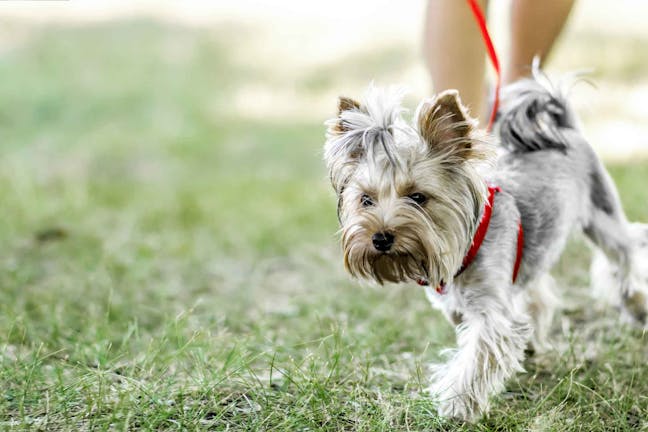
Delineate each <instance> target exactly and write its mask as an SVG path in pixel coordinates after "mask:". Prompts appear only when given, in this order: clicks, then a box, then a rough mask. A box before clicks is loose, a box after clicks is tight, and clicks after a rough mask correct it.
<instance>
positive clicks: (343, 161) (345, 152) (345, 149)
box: [324, 96, 363, 195]
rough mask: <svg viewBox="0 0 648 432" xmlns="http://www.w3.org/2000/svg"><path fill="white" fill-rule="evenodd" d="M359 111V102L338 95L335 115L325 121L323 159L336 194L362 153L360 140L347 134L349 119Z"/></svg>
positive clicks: (347, 178) (339, 191)
mask: <svg viewBox="0 0 648 432" xmlns="http://www.w3.org/2000/svg"><path fill="white" fill-rule="evenodd" d="M361 112H362V106H361V105H360V102H358V101H356V100H355V99H351V98H348V97H344V96H340V98H339V99H338V112H337V116H336V117H335V118H333V119H331V120H329V121H328V122H327V123H326V124H327V125H328V129H327V134H326V135H327V140H326V144H325V145H324V159H325V160H326V165H327V166H328V168H329V176H330V178H331V184H332V185H333V189H335V191H336V193H337V194H338V195H340V194H341V193H342V190H343V189H344V186H345V185H346V183H347V182H348V180H349V178H350V177H351V175H352V174H353V172H354V171H355V168H356V166H357V163H358V160H359V159H360V157H361V156H362V154H363V150H362V147H361V145H362V144H361V141H360V140H357V139H353V138H352V137H350V136H348V134H347V132H349V131H351V129H352V125H351V123H349V120H350V119H351V118H352V117H353V114H354V113H358V114H359V113H361Z"/></svg>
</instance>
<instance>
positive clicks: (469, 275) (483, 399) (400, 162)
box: [324, 69, 648, 421]
mask: <svg viewBox="0 0 648 432" xmlns="http://www.w3.org/2000/svg"><path fill="white" fill-rule="evenodd" d="M502 101H503V105H502V107H501V109H500V112H499V119H498V124H497V130H498V132H499V134H498V135H499V146H495V145H493V144H492V143H491V141H492V140H491V138H489V136H488V134H486V133H484V132H481V131H479V130H478V129H477V127H476V121H475V120H473V119H471V118H470V117H469V115H468V112H467V110H466V108H465V107H464V106H463V105H462V104H461V101H460V99H459V96H458V93H457V92H456V91H454V90H448V91H444V92H442V93H440V94H438V95H437V96H436V97H435V98H433V99H430V100H426V101H423V102H422V103H421V104H420V105H419V107H418V109H417V110H416V113H415V115H414V119H413V122H412V124H409V123H408V122H406V121H405V120H404V119H403V112H404V111H405V110H404V109H403V108H402V107H401V95H400V94H399V93H398V92H390V91H386V90H381V89H378V88H373V87H371V88H370V89H369V91H368V92H367V94H366V97H365V99H364V101H362V102H357V101H355V100H353V99H349V98H345V97H341V98H340V99H339V105H338V109H339V110H338V111H339V112H338V115H337V117H335V118H333V119H331V120H329V121H328V122H327V125H328V131H327V141H326V144H325V148H324V150H325V152H324V153H325V156H324V157H325V160H326V165H327V167H328V170H329V174H330V179H331V183H332V185H333V188H334V189H335V192H336V194H337V198H338V205H337V212H338V218H339V221H340V225H341V233H342V248H343V251H344V265H345V267H346V269H347V270H348V271H349V273H350V274H351V275H352V276H355V277H357V278H361V279H368V280H373V281H376V282H378V283H380V284H383V283H384V282H393V283H408V282H418V283H419V284H421V285H425V287H426V294H427V297H428V299H429V300H430V302H431V303H432V304H433V306H435V307H436V308H438V309H440V310H441V311H443V313H444V314H445V316H446V317H447V318H448V320H449V321H450V323H452V324H453V325H455V329H456V338H457V348H456V349H454V350H451V351H450V353H449V356H448V357H449V358H448V359H447V361H446V363H445V364H442V365H436V366H435V367H434V372H433V376H432V385H431V387H430V389H429V391H430V393H431V394H432V395H433V396H434V397H435V398H436V400H437V403H438V412H439V415H441V416H445V417H452V418H459V419H463V420H468V421H474V420H476V419H478V418H479V416H480V415H482V414H483V413H485V412H487V410H488V408H489V397H490V396H491V395H493V394H496V393H498V392H500V391H502V390H503V389H504V385H505V382H506V380H507V379H508V378H509V377H511V376H512V375H513V374H514V373H515V372H520V371H523V368H522V362H523V360H524V356H525V350H526V349H527V348H531V349H532V350H536V351H537V350H541V349H543V348H546V346H547V335H548V331H549V327H550V325H551V322H552V318H553V313H554V309H555V307H556V306H557V298H556V297H555V295H554V293H553V290H554V288H553V285H554V282H553V279H552V277H551V275H550V274H549V271H550V269H551V267H552V266H553V265H554V264H555V263H556V261H557V260H558V258H559V256H560V254H561V253H562V250H563V248H564V247H565V243H566V242H567V239H568V235H569V233H570V232H571V231H572V230H573V229H575V228H579V229H581V230H582V231H583V232H584V233H585V235H586V236H587V237H588V238H589V239H590V240H591V241H592V242H593V243H594V244H595V245H596V246H598V247H599V248H600V250H602V251H603V253H604V257H603V255H600V256H599V257H598V258H597V260H598V261H600V262H601V263H602V264H601V265H600V267H601V269H602V270H601V271H602V272H603V273H605V275H606V277H607V279H605V280H609V281H610V283H611V285H610V286H607V287H605V288H603V289H604V290H607V291H611V290H616V292H617V293H618V294H617V295H616V297H617V299H618V301H617V304H618V306H619V307H620V309H621V313H622V315H623V316H624V317H625V319H626V320H628V321H631V322H633V323H635V324H637V325H639V326H642V327H644V328H645V326H646V314H647V312H648V280H647V278H648V266H647V265H646V264H647V263H646V262H641V261H640V259H639V257H641V256H644V257H645V256H648V255H646V252H648V227H646V226H644V225H637V224H630V223H628V221H627V219H626V216H625V214H624V212H623V209H622V207H621V204H620V201H619V197H618V194H617V191H616V189H615V186H614V184H613V182H612V180H611V178H610V176H609V175H608V173H607V172H606V170H605V169H604V167H603V165H602V164H601V162H600V161H599V159H598V158H597V156H596V154H595V153H594V151H593V150H592V148H591V147H590V146H589V144H588V143H587V142H586V141H585V139H584V138H583V136H582V135H581V133H580V132H579V130H578V127H577V125H576V119H575V117H574V114H573V113H572V111H571V109H570V108H569V107H568V105H567V102H566V100H565V98H564V97H563V95H562V94H561V92H560V91H558V90H557V89H555V88H554V87H553V86H552V85H551V83H549V82H548V80H546V78H545V77H544V75H542V74H541V73H540V72H539V71H538V70H537V69H535V70H534V75H533V78H529V79H525V80H522V81H519V82H518V83H515V84H513V85H511V86H509V87H508V88H506V89H505V90H504V93H503V100H502ZM592 274H596V273H595V272H594V271H593V273H592ZM595 285H596V284H595Z"/></svg>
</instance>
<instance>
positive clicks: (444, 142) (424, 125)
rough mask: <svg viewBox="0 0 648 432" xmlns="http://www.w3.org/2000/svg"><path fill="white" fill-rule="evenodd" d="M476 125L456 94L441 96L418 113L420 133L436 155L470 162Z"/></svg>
mask: <svg viewBox="0 0 648 432" xmlns="http://www.w3.org/2000/svg"><path fill="white" fill-rule="evenodd" d="M475 126H476V121H475V120H474V119H473V118H471V117H470V115H469V114H468V111H467V109H466V107H464V106H463V104H462V103H461V99H460V98H459V93H458V92H457V90H446V91H444V92H441V93H439V94H438V95H437V97H436V98H434V99H433V100H431V101H428V102H424V103H423V105H422V106H421V107H420V108H419V110H418V129H419V132H420V134H421V136H422V137H423V139H424V140H425V142H426V143H427V144H428V146H429V148H430V151H431V152H433V153H439V152H441V153H447V154H451V155H454V156H458V157H460V158H462V159H468V158H470V157H471V156H472V153H473V148H472V147H473V144H472V141H471V139H470V137H471V132H472V131H473V129H474V128H475Z"/></svg>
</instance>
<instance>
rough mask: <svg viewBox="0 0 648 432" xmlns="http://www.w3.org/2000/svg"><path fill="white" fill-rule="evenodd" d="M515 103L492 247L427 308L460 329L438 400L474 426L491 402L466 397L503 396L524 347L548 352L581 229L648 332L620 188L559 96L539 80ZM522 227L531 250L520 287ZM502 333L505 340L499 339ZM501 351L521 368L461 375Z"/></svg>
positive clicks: (506, 119)
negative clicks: (559, 291)
mask: <svg viewBox="0 0 648 432" xmlns="http://www.w3.org/2000/svg"><path fill="white" fill-rule="evenodd" d="M506 95H507V98H505V99H504V109H503V111H502V112H503V115H502V117H501V122H502V123H501V124H500V128H499V131H500V139H501V144H502V146H503V148H504V149H506V150H508V151H506V152H504V153H503V154H502V155H501V156H500V157H499V159H498V160H497V165H496V167H495V169H494V170H493V171H492V172H491V173H490V174H488V175H487V176H486V179H487V180H488V181H489V182H491V183H493V184H495V185H498V186H500V187H501V188H502V192H501V193H498V194H497V195H496V197H495V201H494V204H493V212H492V217H491V223H490V226H489V228H488V232H487V235H486V238H485V239H484V242H483V243H482V246H481V248H480V250H479V253H478V254H477V257H476V259H475V261H473V264H472V265H471V266H469V267H468V268H467V269H466V271H465V272H463V273H462V274H461V275H459V276H458V277H457V278H455V280H454V281H453V282H452V283H451V284H448V286H447V287H446V288H447V293H446V294H443V295H439V294H437V293H435V292H434V290H431V289H428V290H427V295H428V299H429V300H430V301H431V302H432V304H433V305H435V306H436V307H438V308H440V309H441V310H442V311H444V313H445V314H446V316H447V317H448V318H449V320H450V321H451V322H454V323H455V324H457V320H461V321H460V323H459V324H458V325H457V341H458V349H457V351H456V353H455V354H454V357H453V358H451V359H450V360H449V361H448V362H447V363H446V364H445V365H441V366H439V367H438V369H436V371H435V373H434V375H433V379H434V382H433V385H432V387H431V391H432V393H433V394H434V395H436V396H437V398H438V400H439V401H440V407H439V413H440V414H442V415H450V416H459V417H466V412H467V413H469V414H468V417H470V416H471V415H472V416H474V415H475V414H474V413H475V411H477V412H484V411H486V410H487V409H488V401H485V400H483V399H480V398H479V397H478V395H479V394H480V393H479V392H474V391H473V394H471V395H470V397H462V396H460V395H461V394H462V391H463V392H466V390H465V389H466V388H472V389H475V388H476V389H479V391H483V390H484V389H488V391H489V392H497V391H500V390H501V389H502V387H503V384H502V383H503V381H504V380H505V379H506V378H507V377H508V376H510V374H511V373H512V372H511V370H515V366H516V365H517V364H518V363H517V361H518V360H519V359H521V358H523V356H524V353H523V349H524V348H525V346H524V344H525V343H533V348H541V345H542V344H546V341H543V339H544V338H543V335H544V336H546V335H547V334H548V330H549V329H548V327H549V326H550V324H551V319H552V316H553V310H554V305H555V304H556V302H555V301H553V300H552V299H555V297H554V296H553V294H552V293H551V284H552V280H551V276H550V275H549V272H550V270H551V268H552V267H553V265H554V264H555V263H556V262H557V260H558V259H559V257H560V255H561V253H562V251H563V249H564V247H565V244H566V242H567V239H568V237H569V235H570V233H571V232H572V231H573V230H574V229H582V230H583V232H584V233H585V234H586V235H587V236H588V237H589V239H590V240H591V241H592V242H593V243H594V244H595V245H597V246H598V247H599V248H600V249H601V250H602V251H603V252H604V253H605V256H606V257H607V259H608V260H609V261H610V264H611V266H612V268H614V269H615V270H616V272H617V276H615V277H614V278H615V282H616V286H614V285H612V286H608V287H607V289H608V290H615V289H616V290H617V291H618V292H619V298H620V302H619V303H620V304H619V306H620V307H621V310H622V316H623V317H625V318H624V319H627V320H628V321H631V322H633V323H635V324H638V325H639V326H642V327H644V328H645V326H646V324H647V323H646V320H647V313H646V311H647V310H648V284H647V283H646V278H645V277H644V278H642V277H641V275H643V274H644V273H648V270H647V269H646V266H645V265H644V266H643V267H642V264H641V263H640V262H638V260H637V250H638V249H637V248H638V247H641V246H635V245H634V244H635V243H636V242H634V243H633V241H632V240H633V239H632V238H631V235H630V232H629V224H628V222H627V220H626V217H625V214H624V212H623V208H622V207H621V204H620V201H619V197H618V194H617V191H616V188H615V186H614V183H613V182H612V180H611V179H610V176H609V175H608V174H607V172H606V171H605V168H604V167H603V165H602V164H601V162H600V161H599V159H598V158H597V157H596V154H595V153H594V151H593V150H592V148H591V147H590V146H589V144H588V143H587V142H586V141H585V139H584V138H583V136H582V135H581V134H580V132H579V131H578V130H577V129H576V125H575V121H574V116H573V114H572V113H571V111H570V109H569V107H568V106H567V105H566V103H565V102H564V99H562V97H561V96H559V95H558V94H557V93H554V90H553V88H552V87H550V86H546V85H544V86H543V85H540V83H538V82H537V81H536V80H524V81H522V82H519V83H517V84H515V85H514V86H512V87H510V88H509V89H507V92H506ZM519 221H521V223H522V226H523V229H524V248H523V256H522V265H521V267H520V271H519V275H518V278H517V281H516V282H515V283H514V284H513V283H512V282H511V277H512V272H513V266H514V262H515V258H516V250H517V248H516V245H517V226H518V222H519ZM516 299H517V300H516ZM520 302H521V303H523V304H526V306H522V307H521V306H520ZM480 317H489V318H488V319H486V320H484V319H482V318H480ZM480 326H481V327H480ZM491 326H493V327H491ZM495 327H497V328H498V329H499V330H497V331H493V330H492V328H495ZM530 327H531V328H533V335H532V336H529V335H530V332H529V328H530ZM476 328H478V329H481V330H480V331H481V332H482V333H481V334H480V335H479V336H475V335H474V334H473V333H472V331H474V329H476ZM471 337H475V339H471ZM511 341H514V342H511ZM525 341H526V342H525ZM472 344H475V345H472ZM521 344H522V346H521ZM475 346H478V347H479V348H474V347H475ZM493 346H496V347H497V346H503V347H505V348H504V349H506V350H508V352H510V353H512V356H513V358H512V359H510V360H509V363H508V364H504V363H502V362H500V363H499V364H498V365H497V367H498V368H500V367H501V369H497V368H492V367H491V368H490V369H489V374H491V375H489V379H490V381H485V380H484V379H483V378H482V375H480V374H481V373H482V372H479V373H478V374H477V376H475V374H474V373H473V370H472V369H471V368H473V367H475V368H477V369H478V370H480V371H483V369H480V368H482V365H481V364H479V360H475V361H476V362H477V363H478V364H477V365H476V366H473V364H472V363H470V362H468V363H466V364H465V365H464V368H465V369H464V370H460V369H458V368H455V367H454V366H453V365H454V364H455V363H457V362H461V361H462V360H463V359H464V358H469V356H471V355H475V356H477V355H478V354H476V353H479V350H484V349H485V350H487V351H488V350H492V351H493V352H494V353H498V352H501V351H498V348H493ZM464 356H466V357H464ZM507 367H509V369H506V368H507ZM467 375H468V376H469V377H470V378H468V379H467V378H466V376H467ZM494 377H498V378H499V379H501V381H499V382H498V381H497V379H496V378H494ZM466 382H469V383H470V384H465V383H466ZM476 401H477V402H476ZM475 406H476V408H475ZM470 413H472V414H470Z"/></svg>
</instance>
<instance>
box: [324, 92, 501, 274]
mask: <svg viewBox="0 0 648 432" xmlns="http://www.w3.org/2000/svg"><path fill="white" fill-rule="evenodd" d="M400 102H401V95H400V94H398V93H397V92H393V91H392V92H390V91H385V90H382V89H376V88H370V89H369V91H368V92H367V95H366V97H365V99H364V101H362V102H357V101H355V100H353V99H349V98H343V97H342V98H340V99H339V104H338V115H337V116H336V117H335V118H333V119H331V120H329V121H328V122H327V125H328V132H327V141H326V144H325V160H326V164H327V166H328V169H329V175H330V178H331V183H332V185H333V188H334V189H335V191H336V193H337V196H338V218H339V221H340V225H341V231H342V247H343V250H344V263H345V267H346V268H347V270H348V271H349V272H350V273H351V274H352V275H353V276H356V277H359V278H364V279H373V280H375V281H377V282H378V283H381V284H382V283H383V282H405V281H409V280H412V279H415V280H416V279H426V280H428V281H429V282H430V283H431V284H432V285H436V284H438V283H439V282H440V281H441V280H444V281H450V280H452V277H453V275H454V273H455V272H456V271H457V269H458V268H459V266H460V265H461V260H462V258H463V255H464V253H465V252H466V249H467V248H468V247H469V243H470V239H471V236H472V232H473V231H474V228H475V224H476V222H477V219H478V216H479V213H480V212H481V209H482V205H483V202H484V197H485V193H486V186H485V184H484V181H483V180H482V179H481V177H480V176H479V175H478V174H477V171H476V167H475V162H476V161H481V160H485V159H486V158H487V156H488V154H489V152H488V150H487V147H486V146H484V145H483V140H480V139H478V137H477V132H476V130H475V121H474V120H472V119H471V118H470V117H469V116H468V114H467V112H466V109H465V108H464V107H463V105H462V104H461V101H460V99H459V96H458V94H457V92H456V91H446V92H443V93H441V94H439V95H438V96H437V97H436V98H433V99H431V100H428V101H425V102H423V103H422V104H421V105H420V106H419V108H418V109H417V111H416V114H415V116H414V122H413V126H412V125H409V124H408V123H407V122H406V121H405V120H404V119H403V117H402V113H403V112H404V109H403V108H402V107H401V103H400Z"/></svg>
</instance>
